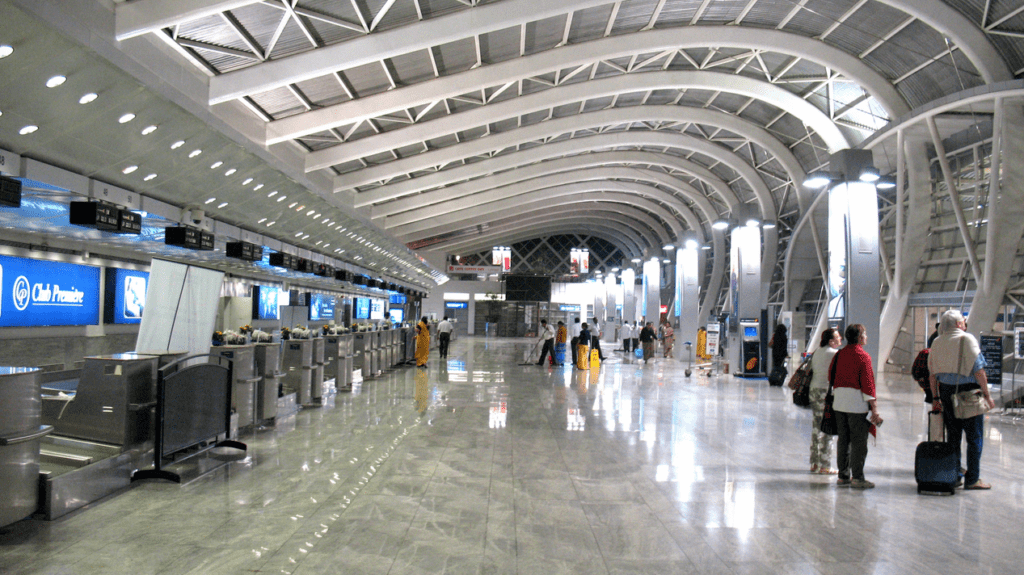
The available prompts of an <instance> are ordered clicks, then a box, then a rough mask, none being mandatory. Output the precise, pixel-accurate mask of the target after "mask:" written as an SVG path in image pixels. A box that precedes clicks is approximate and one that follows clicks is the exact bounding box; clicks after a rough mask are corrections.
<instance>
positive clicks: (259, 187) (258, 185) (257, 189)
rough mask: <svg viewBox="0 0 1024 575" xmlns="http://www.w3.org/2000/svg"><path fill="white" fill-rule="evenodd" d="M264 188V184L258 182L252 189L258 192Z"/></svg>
mask: <svg viewBox="0 0 1024 575" xmlns="http://www.w3.org/2000/svg"><path fill="white" fill-rule="evenodd" d="M262 189H263V184H257V185H256V187H255V188H253V189H252V191H254V192H258V191H260V190H262Z"/></svg>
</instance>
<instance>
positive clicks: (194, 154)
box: [188, 150, 203, 158]
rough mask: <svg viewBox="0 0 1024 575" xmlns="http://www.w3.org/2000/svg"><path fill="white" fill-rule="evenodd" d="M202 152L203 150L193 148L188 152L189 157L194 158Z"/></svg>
mask: <svg viewBox="0 0 1024 575" xmlns="http://www.w3.org/2000/svg"><path fill="white" fill-rule="evenodd" d="M202 153H203V151H202V150H192V151H191V152H189V153H188V157H190V158H194V157H196V156H198V155H199V154H202Z"/></svg>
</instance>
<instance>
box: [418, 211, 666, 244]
mask: <svg viewBox="0 0 1024 575" xmlns="http://www.w3.org/2000/svg"><path fill="white" fill-rule="evenodd" d="M566 215H571V216H574V217H578V218H589V219H591V220H602V221H604V220H606V221H614V222H618V223H620V224H622V225H623V226H624V229H625V230H628V233H626V234H625V235H626V236H628V237H630V238H632V241H633V242H634V243H635V244H636V245H637V246H638V247H640V248H641V249H642V248H643V247H644V246H645V245H646V246H663V245H665V243H667V242H674V241H676V236H675V235H674V234H673V232H672V230H671V229H669V228H666V227H665V225H664V224H661V223H659V222H658V221H657V220H656V219H654V217H652V216H651V214H650V213H649V212H647V211H645V210H643V209H640V208H638V207H633V206H629V205H626V204H613V203H605V204H601V203H593V204H591V205H589V206H588V207H587V210H586V212H581V211H580V209H579V206H578V205H576V204H566V205H562V206H558V207H554V208H552V207H547V206H540V207H538V206H527V207H525V208H524V209H523V210H522V211H518V212H516V216H515V217H514V218H505V219H502V220H496V221H494V222H492V223H490V224H488V227H487V228H486V229H484V230H482V231H481V232H480V233H488V234H490V233H492V232H499V231H501V230H507V229H518V228H515V226H519V225H521V224H526V223H533V224H536V223H538V222H541V221H556V220H557V221H560V220H561V219H564V218H563V217H562V216H566ZM465 238H466V236H456V237H453V238H451V239H445V240H442V241H441V242H439V243H441V244H445V245H448V244H449V243H458V242H460V241H462V240H464V239H465ZM496 243H499V244H500V243H505V242H501V241H499V242H496ZM432 245H436V244H432Z"/></svg>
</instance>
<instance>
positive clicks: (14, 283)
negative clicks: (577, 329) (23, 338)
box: [0, 256, 100, 326]
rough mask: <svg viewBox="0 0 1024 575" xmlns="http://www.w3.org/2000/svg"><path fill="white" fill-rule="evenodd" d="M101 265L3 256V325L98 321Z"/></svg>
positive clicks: (0, 303)
mask: <svg viewBox="0 0 1024 575" xmlns="http://www.w3.org/2000/svg"><path fill="white" fill-rule="evenodd" d="M99 302H100V268H96V267H91V266H81V265H76V264H66V263H62V262H48V261H42V260H30V259H25V258H15V257H11V256H0V326H47V325H95V324H97V323H99V319H100V303H99Z"/></svg>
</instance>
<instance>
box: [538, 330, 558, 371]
mask: <svg viewBox="0 0 1024 575" xmlns="http://www.w3.org/2000/svg"><path fill="white" fill-rule="evenodd" d="M540 326H541V331H540V341H543V342H544V349H542V350H541V351H540V359H539V360H538V361H537V365H544V358H546V357H547V356H548V354H549V353H550V354H551V358H552V359H554V356H555V328H553V327H551V326H550V325H548V320H546V319H542V320H540Z"/></svg>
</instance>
